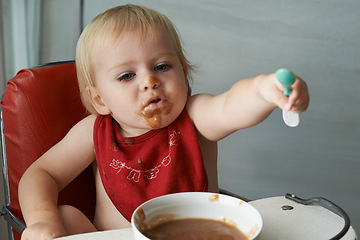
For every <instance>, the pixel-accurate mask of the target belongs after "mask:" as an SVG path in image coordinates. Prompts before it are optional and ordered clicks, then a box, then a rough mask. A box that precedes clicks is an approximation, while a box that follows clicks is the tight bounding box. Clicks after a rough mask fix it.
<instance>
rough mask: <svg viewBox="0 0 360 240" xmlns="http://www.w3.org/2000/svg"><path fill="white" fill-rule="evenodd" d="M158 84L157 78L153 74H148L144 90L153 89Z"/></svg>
mask: <svg viewBox="0 0 360 240" xmlns="http://www.w3.org/2000/svg"><path fill="white" fill-rule="evenodd" d="M159 86H160V82H159V80H158V79H157V78H155V77H154V76H150V77H149V78H148V79H147V80H146V82H145V85H144V90H148V89H155V88H158V87H159Z"/></svg>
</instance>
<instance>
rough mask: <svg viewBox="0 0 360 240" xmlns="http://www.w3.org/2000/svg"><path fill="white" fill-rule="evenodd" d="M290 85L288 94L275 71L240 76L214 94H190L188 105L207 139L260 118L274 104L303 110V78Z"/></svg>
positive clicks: (305, 104) (306, 99) (305, 99)
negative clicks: (229, 87)
mask: <svg viewBox="0 0 360 240" xmlns="http://www.w3.org/2000/svg"><path fill="white" fill-rule="evenodd" d="M292 87H293V90H292V92H291V95H290V96H289V97H287V96H286V95H284V94H283V92H282V90H283V86H282V85H281V84H280V83H279V82H278V81H277V79H276V77H275V74H269V75H265V74H264V75H260V76H258V77H255V78H249V79H244V80H241V81H239V82H237V83H236V84H235V85H234V86H233V87H232V88H231V89H230V90H228V91H227V92H225V93H223V94H220V95H217V96H212V95H206V94H199V95H195V96H192V97H190V99H189V102H188V105H187V109H188V112H189V115H190V117H191V119H192V120H193V122H194V124H195V126H196V128H197V129H198V130H199V132H200V133H201V134H202V135H203V136H204V137H206V138H207V139H209V140H212V141H218V140H220V139H222V138H224V137H226V136H228V135H229V134H231V133H233V132H234V131H237V130H239V129H243V128H248V127H251V126H254V125H256V124H258V123H260V122H262V121H263V120H264V119H266V118H267V117H268V116H269V114H270V113H271V112H272V111H273V110H274V109H275V108H276V107H280V108H282V109H285V110H291V111H294V112H297V113H299V112H303V111H305V110H306V109H307V107H308V104H309V95H308V91H307V86H306V84H305V82H304V81H303V80H301V79H300V78H297V80H296V82H295V83H294V84H293V86H292Z"/></svg>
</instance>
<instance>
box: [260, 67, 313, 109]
mask: <svg viewBox="0 0 360 240" xmlns="http://www.w3.org/2000/svg"><path fill="white" fill-rule="evenodd" d="M257 78H259V79H258V81H259V85H258V86H259V92H260V94H261V95H262V96H263V98H264V99H265V100H266V101H268V102H270V103H273V104H275V105H276V106H278V107H279V108H281V109H283V110H286V111H292V112H294V113H301V112H304V111H305V110H306V109H307V108H308V106H309V100H310V98H309V92H308V89H307V85H306V83H305V81H304V80H302V79H301V78H299V77H296V81H295V82H294V84H293V85H292V86H291V93H290V95H289V96H287V95H285V94H284V93H283V92H284V86H283V85H282V84H281V83H280V82H279V81H278V79H277V78H276V76H275V74H269V75H260V76H258V77H257Z"/></svg>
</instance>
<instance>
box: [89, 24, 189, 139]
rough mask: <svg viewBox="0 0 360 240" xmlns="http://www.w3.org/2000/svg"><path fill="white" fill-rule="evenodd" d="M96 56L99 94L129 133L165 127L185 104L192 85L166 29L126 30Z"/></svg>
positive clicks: (123, 130) (141, 132)
mask: <svg viewBox="0 0 360 240" xmlns="http://www.w3.org/2000/svg"><path fill="white" fill-rule="evenodd" d="M154 36H156V37H154ZM93 56H95V59H94V66H95V67H94V69H95V85H96V90H97V92H98V95H99V96H98V97H99V98H100V100H101V101H100V102H101V103H103V107H105V108H106V109H108V113H110V114H111V115H112V116H113V118H114V119H115V120H116V121H117V122H118V123H119V124H120V127H121V134H122V135H123V136H124V137H126V136H128V137H130V136H137V135H140V134H143V133H145V132H147V131H149V130H150V129H158V128H162V127H165V126H167V125H169V124H170V123H172V122H173V121H174V120H175V119H176V118H177V117H178V116H179V115H180V113H181V112H182V110H183V109H184V107H185V104H186V100H187V91H188V85H187V81H186V77H185V74H184V71H183V68H182V65H181V63H180V60H179V58H178V55H177V54H176V50H175V48H174V46H173V43H172V41H171V39H170V36H169V35H168V34H167V33H166V32H165V31H163V30H161V29H158V30H156V32H155V34H145V36H142V35H141V34H140V33H139V32H135V33H133V32H131V33H123V34H122V35H121V37H120V39H118V40H117V41H115V44H113V45H111V46H105V47H100V49H98V51H95V52H94V55H93ZM98 100H99V99H98Z"/></svg>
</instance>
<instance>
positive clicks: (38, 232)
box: [21, 222, 66, 240]
mask: <svg viewBox="0 0 360 240" xmlns="http://www.w3.org/2000/svg"><path fill="white" fill-rule="evenodd" d="M65 235H66V231H65V229H64V228H63V226H59V225H58V224H53V223H49V222H38V223H35V224H32V225H30V226H28V227H27V228H26V229H25V230H24V232H23V233H22V235H21V240H49V239H54V238H57V237H62V236H65Z"/></svg>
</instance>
